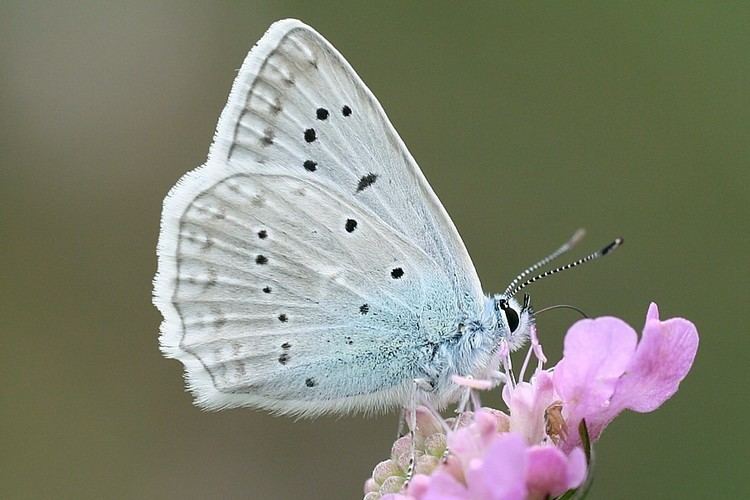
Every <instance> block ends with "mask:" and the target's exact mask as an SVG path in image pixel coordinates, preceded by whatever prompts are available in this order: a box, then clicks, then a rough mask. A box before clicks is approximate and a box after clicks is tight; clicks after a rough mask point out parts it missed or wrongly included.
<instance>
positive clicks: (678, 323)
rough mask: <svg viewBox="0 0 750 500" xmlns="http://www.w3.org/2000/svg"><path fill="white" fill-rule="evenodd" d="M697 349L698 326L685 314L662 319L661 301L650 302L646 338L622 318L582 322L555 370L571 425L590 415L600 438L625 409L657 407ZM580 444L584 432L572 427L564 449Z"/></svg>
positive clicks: (593, 434) (592, 430)
mask: <svg viewBox="0 0 750 500" xmlns="http://www.w3.org/2000/svg"><path fill="white" fill-rule="evenodd" d="M697 349H698V331H697V330H696V328H695V325H693V323H691V322H690V321H688V320H686V319H682V318H673V319H668V320H666V321H660V320H659V311H658V309H657V306H656V304H651V306H650V307H649V310H648V314H647V316H646V325H645V326H644V328H643V335H642V337H641V341H640V342H638V336H637V334H636V333H635V331H634V330H633V329H632V328H631V327H630V326H628V325H627V324H626V323H625V322H623V321H622V320H620V319H617V318H611V317H603V318H597V319H587V320H582V321H579V322H577V323H576V324H574V325H573V326H572V327H571V329H570V330H568V334H567V335H566V336H565V347H564V351H563V359H562V360H561V361H560V362H559V363H558V364H557V367H556V368H555V370H554V374H553V380H554V386H555V391H556V392H557V394H558V395H559V397H560V399H561V400H562V404H563V417H564V418H565V420H566V422H567V426H568V429H577V428H578V424H579V423H580V421H581V419H586V423H587V425H588V430H589V435H590V437H591V439H592V441H594V440H596V439H597V438H598V437H599V436H600V435H601V433H602V431H603V430H604V428H605V427H606V426H607V424H609V423H610V422H611V421H612V420H613V419H614V418H615V417H616V416H617V415H618V414H620V412H622V411H623V410H625V409H631V410H634V411H637V412H649V411H653V410H655V409H656V408H658V407H659V406H661V405H662V404H663V403H664V402H665V401H666V400H667V399H669V398H670V397H672V395H673V394H674V393H675V392H676V391H677V388H678V387H679V385H680V382H681V381H682V379H683V378H685V376H686V375H687V373H688V371H689V370H690V367H691V366H692V364H693V359H694V358H695V354H696V351H697ZM579 443H580V439H579V436H578V433H577V432H568V436H567V440H566V441H565V443H564V446H563V448H564V449H567V450H570V449H572V447H574V446H575V445H577V444H579Z"/></svg>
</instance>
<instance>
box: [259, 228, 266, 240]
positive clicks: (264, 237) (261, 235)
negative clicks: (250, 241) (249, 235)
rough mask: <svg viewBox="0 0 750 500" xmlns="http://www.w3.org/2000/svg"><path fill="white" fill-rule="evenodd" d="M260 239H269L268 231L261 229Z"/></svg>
mask: <svg viewBox="0 0 750 500" xmlns="http://www.w3.org/2000/svg"><path fill="white" fill-rule="evenodd" d="M258 238H260V239H261V240H265V239H266V238H268V231H266V230H265V229H261V230H260V231H258Z"/></svg>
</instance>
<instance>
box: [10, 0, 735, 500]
mask: <svg viewBox="0 0 750 500" xmlns="http://www.w3.org/2000/svg"><path fill="white" fill-rule="evenodd" d="M284 17H298V18H300V19H302V20H304V21H306V22H307V23H309V24H311V25H312V26H313V27H315V28H316V29H317V30H319V31H320V32H321V33H322V34H323V35H324V36H326V37H327V38H328V39H329V40H330V41H331V42H332V43H333V44H334V45H335V46H336V47H338V49H339V50H340V51H341V52H342V53H343V54H344V55H345V56H346V57H347V58H348V59H349V61H350V62H351V63H352V65H353V66H354V67H355V68H356V69H357V71H358V72H359V74H360V75H361V76H362V78H363V79H364V80H365V82H367V83H368V85H369V86H370V88H371V89H372V90H373V92H374V93H375V94H376V95H377V96H378V98H379V99H380V101H381V102H382V103H383V106H384V107H385V108H386V110H387V112H388V114H389V116H390V118H391V120H392V121H393V123H394V125H395V126H396V128H397V129H398V131H399V132H400V134H401V135H402V137H403V138H404V140H405V141H406V143H407V144H408V145H409V148H410V150H411V152H412V153H413V155H414V156H415V157H416V158H417V160H418V161H419V163H420V165H421V167H422V169H423V170H424V172H425V174H426V176H427V177H428V178H429V180H430V182H431V183H432V185H433V187H434V189H435V190H436V192H437V193H438V195H439V196H440V198H441V200H442V201H443V203H444V204H445V206H446V208H447V209H448V211H449V212H450V214H451V216H452V217H453V220H454V221H455V223H456V225H457V226H458V228H459V229H460V231H461V234H462V236H463V238H464V240H465V241H466V245H467V247H468V248H469V250H470V252H471V255H472V257H473V259H474V262H475V264H476V265H477V268H478V270H479V274H480V276H481V278H482V281H483V284H484V286H485V289H486V291H488V292H489V291H499V290H501V289H502V288H503V287H504V285H505V284H506V283H507V282H508V280H509V279H510V278H512V277H513V275H514V274H515V273H517V272H518V271H519V270H520V269H521V268H522V267H523V266H525V265H526V264H529V263H530V262H531V261H533V260H534V259H535V258H537V257H539V256H541V255H542V254H544V253H545V252H547V251H549V250H551V249H553V248H554V247H556V245H558V244H559V243H561V242H562V241H563V240H564V239H565V238H567V237H568V236H569V234H570V233H571V232H572V231H573V230H574V229H575V228H577V227H580V226H584V227H586V228H587V229H588V234H589V236H588V238H587V240H585V243H584V244H583V245H582V247H583V248H581V249H580V250H579V253H582V252H584V250H588V249H591V248H595V247H599V245H601V244H602V243H605V242H607V241H609V239H610V238H612V237H613V236H616V235H622V236H624V237H625V240H626V245H625V247H624V248H623V249H622V250H621V251H619V252H617V254H615V255H614V256H613V257H611V258H608V259H606V260H605V261H603V262H599V263H597V264H594V265H591V266H588V267H585V268H583V269H579V270H578V271H575V272H571V273H569V274H567V275H563V276H560V277H557V278H554V279H550V280H548V281H545V282H542V283H540V284H538V285H536V286H535V287H534V288H533V289H532V290H533V291H532V294H533V297H534V302H535V304H536V305H537V306H538V307H539V306H542V305H550V304H556V303H573V304H576V305H578V306H580V307H582V308H583V309H585V310H586V311H587V312H588V313H589V314H591V315H603V314H613V315H617V316H620V317H622V318H624V319H626V320H627V321H629V322H630V323H631V324H633V325H634V326H636V327H637V328H640V326H641V325H642V323H643V320H644V316H645V313H646V307H647V306H648V303H649V301H651V300H654V301H656V302H658V304H659V305H660V307H661V311H662V316H663V317H670V316H684V317H687V318H689V319H691V320H693V321H694V322H695V323H696V324H697V325H698V328H699V331H700V333H701V347H700V350H699V353H698V357H697V360H696V363H695V366H694V368H693V371H692V372H691V373H690V375H689V376H688V378H687V379H686V380H685V382H684V383H683V385H682V387H681V389H680V391H679V392H678V393H677V395H676V396H675V397H674V398H673V399H672V400H670V401H669V402H668V403H667V404H666V405H665V406H664V407H662V408H661V409H660V410H658V411H657V412H655V413H653V414H646V415H640V414H630V413H629V414H625V415H623V416H622V417H620V418H619V419H618V420H616V421H615V423H614V424H613V425H612V426H611V427H610V428H609V429H608V431H607V432H606V433H605V434H604V436H603V437H602V439H601V441H600V442H599V444H598V446H597V451H598V459H599V462H598V469H597V471H596V480H595V485H594V489H593V492H592V494H593V497H594V498H614V499H617V498H678V497H679V498H709V497H710V498H730V497H731V498H740V497H747V496H748V494H749V493H750V488H748V484H747V477H748V472H750V471H749V470H748V464H749V463H750V460H748V452H747V444H746V442H747V437H746V436H745V430H744V429H745V428H746V427H747V425H746V423H747V415H748V411H749V410H750V406H749V405H748V397H747V394H748V384H747V382H748V378H747V369H746V368H745V365H746V364H747V361H746V358H747V356H746V353H747V352H748V348H750V336H748V335H747V328H746V327H741V325H742V324H746V322H745V321H744V320H741V317H742V314H744V310H743V309H742V307H743V306H741V304H742V303H744V301H745V300H746V299H747V297H748V294H747V287H748V284H749V283H750V280H749V279H748V278H749V276H748V252H750V245H748V210H747V203H748V194H749V192H748V191H749V186H750V175H749V174H748V159H749V158H750V151H749V148H750V92H749V89H750V85H749V84H750V58H749V57H748V49H750V6H748V4H747V3H740V2H738V3H734V4H732V3H721V4H720V3H698V2H691V3H686V2H673V3H659V5H658V6H656V5H652V3H651V2H640V3H635V2H628V3H618V4H615V3H613V2H612V3H607V4H600V5H594V4H592V3H590V4H575V5H573V4H567V3H566V4H562V3H546V4H540V3H537V4H534V5H528V4H509V3H508V4H495V3H485V4H482V3H471V4H469V3H463V4H459V5H453V4H451V3H409V4H406V5H403V4H400V3H383V4H374V3H369V4H364V3H360V4H359V5H356V6H355V5H344V4H340V5H339V4H334V3H318V2H315V3H312V2H300V3H295V2H273V3H270V2H269V3H256V2H226V1H225V2H208V3H207V2H185V1H172V2H169V1H167V2H164V1H160V2H150V1H148V2H146V1H133V2H120V3H108V2H95V1H92V2H33V1H25V2H16V1H10V2H8V1H7V0H6V1H5V2H2V4H0V63H1V66H0V131H1V132H2V133H1V134H0V199H1V200H2V205H1V207H2V208H1V212H0V231H1V232H0V237H1V240H0V241H1V242H0V257H1V262H2V266H3V271H2V287H1V288H0V297H1V299H0V304H2V314H1V315H0V318H1V320H0V321H1V323H0V328H1V329H2V331H1V332H0V334H1V335H2V336H1V338H0V342H1V343H0V380H1V381H2V382H1V384H0V398H1V401H0V457H1V460H2V463H1V464H0V497H2V498H14V499H15V498H148V499H150V498H160V499H170V498H174V499H177V498H180V499H185V498H220V497H221V498H358V497H360V496H361V486H362V483H363V482H364V480H365V479H366V478H367V477H368V476H369V474H370V472H371V469H372V467H373V466H374V465H375V464H376V463H377V462H378V461H380V460H382V459H384V458H386V456H387V455H388V450H389V446H390V444H391V442H392V440H393V437H394V434H395V428H396V416H395V415H386V416H382V417H379V418H370V419H365V418H361V417H352V418H343V419H334V418H320V419H317V420H314V421H299V422H294V421H292V420H291V419H288V418H276V417H271V416H268V415H266V414H264V413H262V412H256V411H252V410H233V411H224V412H219V413H205V412H202V411H200V410H198V409H196V408H195V407H193V406H192V405H191V400H190V397H189V396H188V395H187V394H186V393H185V392H184V390H183V382H182V368H181V365H180V364H179V363H178V362H176V361H168V360H166V359H164V358H162V356H161V355H160V353H159V351H158V348H157V331H158V326H159V322H160V315H159V314H158V312H157V311H156V309H155V308H154V307H153V306H152V305H151V297H150V295H151V278H152V276H153V274H154V271H155V267H156V256H155V246H156V240H157V236H158V231H159V215H160V211H161V201H162V199H163V197H164V195H165V194H166V192H167V190H168V189H169V188H170V186H172V184H173V183H174V182H175V181H176V180H177V179H178V178H179V177H180V176H181V175H182V174H183V173H184V172H185V171H187V170H189V169H192V168H193V167H195V166H197V165H199V164H201V163H202V162H203V161H204V159H205V156H206V153H207V151H208V146H209V143H210V140H211V137H212V134H213V131H214V127H215V125H216V121H217V118H218V116H219V113H220V111H221V109H222V107H223V105H224V103H225V101H226V98H227V95H228V92H229V88H230V85H231V83H232V80H233V79H234V76H235V74H236V70H237V69H238V68H239V66H240V64H241V63H242V60H243V58H244V57H245V54H246V52H247V50H248V49H249V48H250V47H251V46H252V45H253V44H254V43H255V42H256V41H257V40H258V39H259V38H260V37H261V36H262V35H263V33H264V31H265V30H266V28H267V27H268V26H269V25H270V24H271V23H272V22H273V21H274V20H277V19H280V18H284ZM574 319H575V316H574V315H573V314H571V313H570V312H564V311H563V312H556V313H550V314H549V315H546V316H543V317H542V318H541V319H540V320H539V324H540V331H541V335H542V336H543V339H544V340H545V347H546V349H547V351H548V354H549V355H550V357H552V358H553V359H556V356H557V352H559V347H560V344H561V339H562V334H563V333H564V331H565V329H566V328H567V327H568V326H569V325H570V324H571V322H572V321H574ZM488 402H489V403H492V404H495V405H498V404H500V403H499V401H498V399H497V398H494V399H493V398H490V399H489V400H488Z"/></svg>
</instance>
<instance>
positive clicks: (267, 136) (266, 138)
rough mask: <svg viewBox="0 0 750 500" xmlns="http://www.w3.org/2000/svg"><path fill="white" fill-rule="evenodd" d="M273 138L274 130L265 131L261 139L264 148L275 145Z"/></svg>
mask: <svg viewBox="0 0 750 500" xmlns="http://www.w3.org/2000/svg"><path fill="white" fill-rule="evenodd" d="M273 137H274V133H273V129H272V128H270V127H269V128H267V129H265V130H264V131H263V137H261V138H260V142H261V144H263V145H264V146H270V145H271V144H273Z"/></svg>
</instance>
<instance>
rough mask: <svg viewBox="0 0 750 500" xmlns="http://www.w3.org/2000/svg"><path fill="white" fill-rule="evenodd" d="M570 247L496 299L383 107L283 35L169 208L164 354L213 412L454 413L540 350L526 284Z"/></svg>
mask: <svg viewBox="0 0 750 500" xmlns="http://www.w3.org/2000/svg"><path fill="white" fill-rule="evenodd" d="M571 245H572V241H571V242H568V243H567V244H566V245H563V247H561V248H560V249H559V250H558V251H557V252H555V253H554V254H553V255H551V256H550V257H549V258H546V259H544V260H542V261H541V262H540V263H539V264H537V265H535V266H532V267H531V268H529V269H528V270H527V271H525V272H524V273H522V275H520V276H519V277H517V279H516V280H514V282H513V283H512V284H511V286H509V287H508V289H506V291H505V292H504V293H502V294H496V295H492V296H485V294H484V293H483V292H482V288H481V285H480V282H479V278H478V277H477V273H476V270H475V269H474V266H473V265H472V262H471V259H470V257H469V254H468V253H467V251H466V248H465V246H464V243H463V242H462V240H461V238H460V236H459V234H458V232H457V231H456V228H455V226H454V225H453V222H452V221H451V219H450V218H449V216H448V214H447V213H446V211H445V209H444V208H443V206H442V205H441V204H440V201H439V200H438V199H437V197H436V196H435V193H434V192H433V191H432V189H431V188H430V186H429V184H428V183H427V180H426V179H425V177H424V176H423V174H422V172H421V171H420V170H419V168H418V167H417V164H416V163H415V162H414V159H413V158H412V156H411V155H410V154H409V151H408V150H407V149H406V146H405V145H404V143H403V142H402V141H401V139H400V138H399V136H398V135H397V133H396V131H395V130H394V129H393V127H392V126H391V124H390V122H389V121H388V118H387V117H386V115H385V113H384V112H383V109H382V108H381V106H380V104H379V103H378V101H377V100H376V99H375V97H374V96H373V95H372V93H371V92H370V91H369V90H368V89H367V87H366V86H365V85H364V83H363V82H362V81H361V80H360V78H359V77H358V76H357V74H356V73H355V72H354V70H353V69H352V68H351V66H349V64H348V63H347V62H346V60H344V58H343V57H342V56H341V55H340V54H339V52H338V51H337V50H336V49H335V48H334V47H333V46H332V45H331V44H329V43H328V42H327V41H326V40H325V39H324V38H323V37H322V36H320V35H319V34H318V33H317V32H315V31H314V30H313V29H312V28H310V27H308V26H306V25H304V24H302V23H301V22H299V21H295V20H284V21H280V22H277V23H275V24H274V25H272V26H271V28H270V29H269V30H268V32H267V33H266V34H265V35H264V36H263V38H262V39H261V40H260V41H259V42H258V44H257V45H256V46H255V47H254V48H253V50H252V51H251V52H250V53H249V54H248V56H247V59H246V60H245V62H244V64H243V65H242V68H241V69H240V72H239V74H238V76H237V79H236V80H235V82H234V86H233V87H232V92H231V95H230V97H229V102H228V103H227V105H226V108H225V109H224V111H223V113H222V115H221V118H220V120H219V124H218V127H217V131H216V135H215V137H214V142H213V144H212V146H211V149H210V153H209V158H208V161H207V162H206V163H205V164H204V165H203V166H201V167H200V168H198V169H196V170H194V171H192V172H190V173H188V174H187V175H185V176H184V177H183V178H182V179H181V180H180V181H179V182H178V183H177V184H176V185H175V186H174V187H173V188H172V190H171V191H170V192H169V195H168V196H167V197H166V199H165V200H164V210H163V213H162V223H161V233H160V237H159V246H158V255H159V270H158V274H157V276H156V278H155V291H154V297H155V298H154V302H155V304H156V305H157V307H158V308H159V310H160V311H161V312H162V314H163V315H164V322H163V323H162V326H161V348H162V351H163V352H164V354H165V355H166V356H168V357H171V358H176V359H179V360H180V361H182V363H183V364H184V365H185V370H186V378H187V384H188V386H189V389H190V390H191V391H192V393H193V394H194V396H195V400H196V403H197V404H198V405H199V406H201V407H204V408H209V409H219V408H227V407H238V406H249V407H259V408H265V409H268V410H271V411H273V412H277V413H289V414H297V415H316V414H321V413H326V412H340V413H341V412H350V411H362V412H373V411H379V410H384V409H387V408H391V407H398V406H401V407H404V406H412V407H413V405H414V404H416V402H417V401H419V402H422V403H425V404H428V405H430V406H432V407H434V408H440V407H444V406H445V405H446V404H448V403H450V402H452V401H455V400H456V399H457V397H458V395H459V391H460V390H461V388H460V387H459V386H457V385H456V384H455V383H454V381H453V378H452V377H453V376H454V375H459V376H464V377H466V376H472V377H482V378H483V377H487V376H490V375H491V374H492V373H493V370H496V369H497V355H498V350H499V346H500V345H501V343H502V342H505V343H506V345H507V346H508V347H510V348H517V347H518V346H520V345H521V344H522V343H523V342H524V341H525V340H526V338H527V337H528V335H529V330H530V328H531V325H532V323H533V313H532V311H531V308H530V306H529V303H528V297H527V298H526V300H524V302H523V303H519V302H518V301H516V300H515V299H514V298H513V297H512V296H513V295H514V294H515V293H517V291H518V290H519V289H520V288H522V287H523V286H525V284H521V285H518V282H519V280H520V279H521V278H523V277H524V276H525V275H526V274H528V273H529V272H531V271H532V270H534V269H536V268H538V267H540V266H541V265H543V264H546V263H547V262H548V261H549V260H551V259H552V258H553V257H556V256H557V255H559V254H561V253H563V252H564V251H566V250H567V249H569V248H570V246H571ZM609 248H610V247H608V249H609ZM606 250H607V249H605V251H604V252H595V254H592V256H589V257H588V259H591V258H594V257H596V256H598V255H601V254H602V253H606ZM582 260H585V259H582ZM579 262H580V261H579ZM546 274H549V273H546ZM534 279H535V278H534ZM534 279H532V280H529V281H533V280H534ZM410 402H411V403H410Z"/></svg>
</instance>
